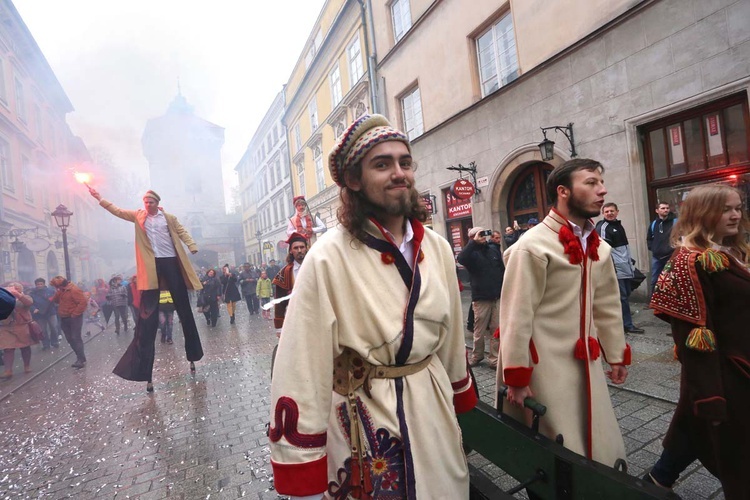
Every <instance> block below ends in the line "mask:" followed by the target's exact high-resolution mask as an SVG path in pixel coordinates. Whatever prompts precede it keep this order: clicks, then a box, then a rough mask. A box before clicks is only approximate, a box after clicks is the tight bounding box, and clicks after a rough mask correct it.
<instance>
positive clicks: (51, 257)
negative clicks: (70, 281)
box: [47, 250, 60, 281]
mask: <svg viewBox="0 0 750 500" xmlns="http://www.w3.org/2000/svg"><path fill="white" fill-rule="evenodd" d="M59 275H60V268H59V267H58V266H57V255H55V252H53V251H51V250H50V251H49V252H47V280H48V281H49V280H51V279H52V278H54V277H55V276H59Z"/></svg>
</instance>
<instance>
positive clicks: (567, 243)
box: [558, 226, 593, 265]
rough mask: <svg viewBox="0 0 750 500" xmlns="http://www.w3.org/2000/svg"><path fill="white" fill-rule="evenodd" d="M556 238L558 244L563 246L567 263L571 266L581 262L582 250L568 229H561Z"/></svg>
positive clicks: (575, 237) (566, 227)
mask: <svg viewBox="0 0 750 500" xmlns="http://www.w3.org/2000/svg"><path fill="white" fill-rule="evenodd" d="M592 234H593V233H592ZM558 237H559V239H560V243H562V244H563V248H564V250H565V254H566V255H567V256H568V261H569V262H570V263H571V264H573V265H578V264H580V263H581V262H583V248H581V242H580V241H578V237H577V236H576V235H575V234H573V231H572V230H571V229H570V227H568V226H563V227H561V228H560V235H559V236H558Z"/></svg>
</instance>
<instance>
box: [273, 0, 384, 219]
mask: <svg viewBox="0 0 750 500" xmlns="http://www.w3.org/2000/svg"><path fill="white" fill-rule="evenodd" d="M364 4H365V2H363V3H362V5H360V3H359V2H358V1H356V0H328V1H327V2H326V3H325V5H324V6H323V9H322V11H321V13H320V15H319V17H318V19H317V20H316V22H315V25H314V27H313V29H312V31H311V33H310V37H309V38H308V40H307V43H306V44H305V48H304V50H303V51H302V54H301V55H300V57H299V59H298V61H297V64H296V65H295V67H294V70H293V71H292V75H291V77H290V78H289V81H288V83H287V85H286V102H287V105H286V112H285V114H284V124H285V126H286V129H287V134H288V136H287V141H288V144H289V151H290V159H291V165H292V183H293V185H294V194H295V195H304V196H305V197H306V198H307V201H308V204H309V206H310V210H311V212H312V213H313V214H318V215H319V216H320V218H321V220H322V221H323V222H325V224H326V225H328V226H329V227H331V226H333V225H335V224H336V207H337V206H338V204H339V197H338V193H339V190H338V188H337V187H336V185H335V184H334V182H333V181H332V180H331V176H330V173H329V172H328V166H327V158H328V153H329V152H330V150H331V149H332V148H333V145H334V144H335V142H336V140H337V138H338V137H339V136H340V135H341V134H342V133H343V132H344V131H345V130H346V128H347V127H348V126H349V124H351V123H352V121H354V120H355V119H356V118H358V117H359V116H361V115H363V114H365V113H368V112H371V110H372V104H371V103H372V95H371V75H370V74H369V73H370V71H369V68H370V66H369V64H368V57H367V54H368V47H369V45H370V42H369V40H370V37H371V34H368V30H367V29H366V23H365V22H363V19H367V16H366V15H365V14H366V13H365V12H364V11H363V9H364V7H363V5H364Z"/></svg>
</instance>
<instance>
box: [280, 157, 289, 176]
mask: <svg viewBox="0 0 750 500" xmlns="http://www.w3.org/2000/svg"><path fill="white" fill-rule="evenodd" d="M279 163H281V172H282V173H283V174H284V179H288V178H289V166H288V165H287V163H289V162H288V161H287V159H286V155H285V154H284V153H283V152H282V153H281V158H280V159H279Z"/></svg>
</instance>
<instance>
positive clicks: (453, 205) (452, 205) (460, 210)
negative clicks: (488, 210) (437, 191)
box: [443, 188, 471, 219]
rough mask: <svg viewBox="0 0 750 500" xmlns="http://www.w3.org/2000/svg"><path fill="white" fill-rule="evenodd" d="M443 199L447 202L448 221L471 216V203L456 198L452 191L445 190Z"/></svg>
mask: <svg viewBox="0 0 750 500" xmlns="http://www.w3.org/2000/svg"><path fill="white" fill-rule="evenodd" d="M443 199H444V201H445V212H446V214H447V215H446V217H447V218H448V219H460V218H462V217H470V216H471V202H470V201H467V200H462V199H460V198H456V197H455V196H453V194H451V190H450V189H449V188H446V189H444V190H443Z"/></svg>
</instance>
